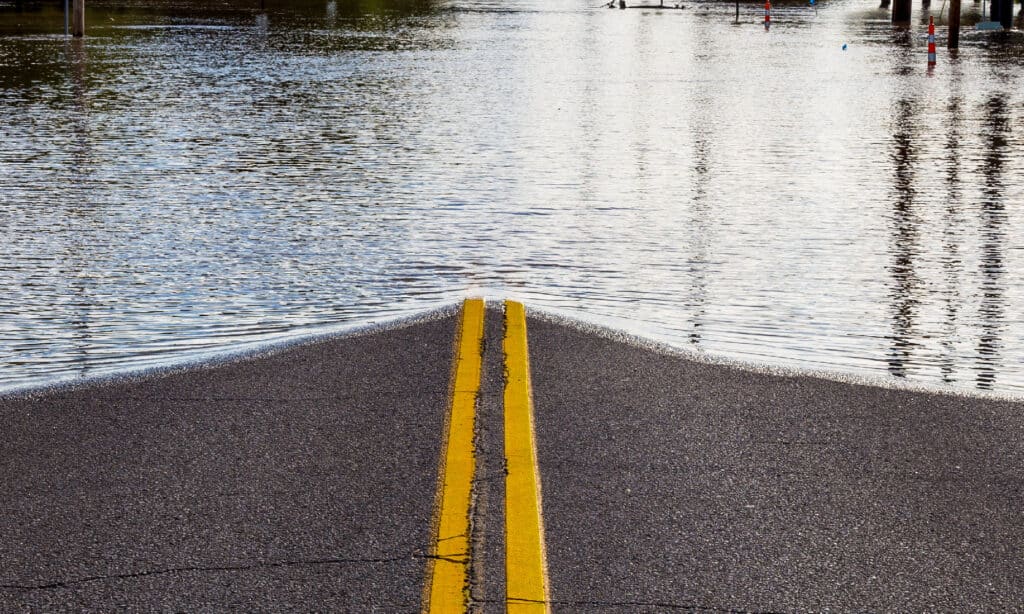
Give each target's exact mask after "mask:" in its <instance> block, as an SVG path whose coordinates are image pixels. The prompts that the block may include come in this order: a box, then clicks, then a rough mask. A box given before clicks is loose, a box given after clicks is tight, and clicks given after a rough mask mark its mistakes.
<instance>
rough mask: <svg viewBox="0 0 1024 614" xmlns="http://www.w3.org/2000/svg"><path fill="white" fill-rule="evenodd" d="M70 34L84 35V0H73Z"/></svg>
mask: <svg viewBox="0 0 1024 614" xmlns="http://www.w3.org/2000/svg"><path fill="white" fill-rule="evenodd" d="M71 35H72V36H74V37H75V38H80V37H82V36H85V0H74V10H73V11H72V14H71Z"/></svg>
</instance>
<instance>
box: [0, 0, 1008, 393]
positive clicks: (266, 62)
mask: <svg viewBox="0 0 1024 614" xmlns="http://www.w3.org/2000/svg"><path fill="white" fill-rule="evenodd" d="M674 3H675V2H674V0H673V1H672V2H671V4H674ZM88 4H89V13H88V23H89V25H88V28H89V30H88V34H89V36H88V37H87V38H86V39H85V41H84V43H83V42H81V41H76V42H73V43H68V42H66V41H65V39H64V38H63V36H61V35H60V33H61V32H62V30H63V18H62V15H61V13H60V12H59V11H58V9H59V3H48V4H42V5H33V4H31V3H29V4H27V5H26V6H25V7H23V8H22V9H21V10H20V11H19V10H18V9H16V8H15V7H14V4H13V2H10V1H9V0H8V1H7V2H6V3H5V1H4V0H0V137H2V138H0V245H2V249H0V283H2V292H0V388H10V387H12V386H21V385H25V384H31V383H35V382H40V381H44V380H48V379H54V378H67V377H81V376H85V375H90V374H96V373H104V372H110V371H113V370H119V369H124V368H129V367H136V366H145V365H151V364H157V363H159V362H161V361H165V360H168V359H178V358H181V357H183V356H190V355H194V354H195V353H197V352H208V351H210V350H217V349H222V348H229V347H232V346H233V345H235V344H237V343H240V342H247V341H253V340H265V339H270V338H279V337H282V336H290V335H297V334H303V333H305V332H309V331H315V330H321V329H323V328H324V327H331V326H338V325H344V324H346V323H352V322H362V321H365V320H367V319H374V318H380V317H385V316H395V315H401V314H405V313H412V312H416V311H419V310H422V309H424V308H427V307H433V306H436V305H439V304H442V303H447V302H451V301H455V300H458V299H459V298H461V297H463V296H465V295H467V294H470V293H473V294H484V295H487V296H489V297H501V296H514V297H518V298H521V299H523V300H525V301H526V302H527V303H528V304H530V305H533V306H536V307H544V308H549V309H556V310H560V311H566V312H570V313H578V314H587V316H588V317H593V318H599V319H601V320H603V321H605V322H608V323H611V324H613V325H616V326H622V327H626V328H629V329H631V330H633V331H637V332H641V333H642V334H645V335H648V336H651V337H654V338H657V339H660V340H662V341H666V342H669V343H671V344H674V345H678V346H687V347H692V348H695V349H698V350H701V351H706V352H707V353H709V354H711V355H722V356H728V357H736V358H741V359H744V360H754V361H759V362H766V363H770V364H777V365H786V366H795V367H800V368H805V367H806V368H813V369H827V370H832V371H839V372H847V373H859V374H874V375H881V376H885V377H897V378H907V379H911V380H916V381H922V382H926V383H939V382H946V383H950V384H953V385H955V386H959V387H962V388H972V389H978V388H981V389H994V390H997V391H1003V392H1009V393H1013V394H1021V393H1024V320H1022V314H1024V284H1022V282H1024V278H1022V277H1024V276H1022V270H1024V267H1022V265H1024V249H1022V248H1024V242H1022V238H1024V213H1022V207H1024V148H1022V145H1024V143H1022V140H1024V113H1022V112H1021V109H1022V108H1024V34H1021V33H1019V32H1011V33H1008V34H996V35H993V34H985V35H980V34H976V33H974V32H973V31H970V28H969V27H967V26H970V24H972V23H973V22H974V21H976V20H977V19H978V18H979V16H978V15H976V14H974V13H971V12H970V11H974V10H976V9H975V7H976V5H972V4H971V3H965V14H964V23H965V31H964V34H963V35H962V44H961V49H960V53H959V55H958V56H957V57H952V56H951V55H950V54H949V53H948V52H947V51H946V49H945V46H944V42H945V40H944V39H945V28H944V26H943V25H942V23H941V19H940V27H939V63H938V66H937V67H936V69H935V70H934V71H931V72H929V71H928V70H927V68H926V41H925V38H924V35H925V32H926V27H925V25H924V24H925V23H926V22H927V16H928V14H929V13H922V12H919V7H918V6H916V4H917V3H915V13H914V23H913V25H912V28H911V30H910V31H909V32H901V31H897V30H894V29H893V28H892V26H891V25H890V23H889V18H888V14H887V13H886V12H885V11H882V10H879V9H877V8H876V7H877V2H876V1H874V0H820V1H819V8H818V9H817V11H816V10H815V9H814V8H812V7H811V6H810V5H808V4H803V3H793V4H784V5H781V6H777V7H776V10H775V13H774V22H773V26H772V29H771V31H770V32H765V29H764V28H763V27H762V24H761V19H762V9H761V5H759V4H751V3H744V4H741V6H740V13H741V15H740V23H739V24H734V23H733V21H734V18H735V10H736V9H735V5H734V4H730V3H709V2H689V1H685V0H684V4H685V7H686V8H685V9H679V10H664V11H658V10H626V11H620V10H608V9H603V8H600V9H599V8H594V5H596V4H597V2H596V1H593V2H586V1H584V0H545V1H535V0H519V1H516V0H511V1H508V2H488V1H473V0H466V1H438V2H433V1H431V0H419V1H415V0H413V1H404V0H377V1H373V0H366V1H364V2H341V1H338V2H335V1H329V2H323V1H321V2H315V1H312V0H302V1H296V2H275V1H270V0H268V1H267V3H266V5H265V8H263V9H261V7H260V3H259V0H256V1H253V2H245V3H242V2H227V1H225V2H221V3H215V2H188V1H184V0H183V1H181V2H170V3H166V2H165V3H163V4H152V3H145V2H141V1H140V2H136V3H135V4H134V5H133V4H130V3H125V2H122V3H110V2H106V1H104V2H100V1H99V0H90V2H89V3H88ZM940 8H941V7H940V3H939V2H933V4H932V13H931V14H932V15H935V16H939V12H938V11H939V10H940ZM844 45H846V49H845V50H844V48H843V46H844Z"/></svg>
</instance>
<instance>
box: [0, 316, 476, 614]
mask: <svg viewBox="0 0 1024 614" xmlns="http://www.w3.org/2000/svg"><path fill="white" fill-rule="evenodd" d="M455 323H456V319H455V318H453V317H447V318H444V319H436V320H433V321H427V322H422V323H417V324H413V325H408V326H402V327H398V328H395V329H393V330H386V331H383V332H377V333H374V334H361V335H355V336H349V337H343V338H340V339H335V340H330V341H320V342H316V343H311V344H306V345H300V346H296V347H292V348H288V349H285V350H282V351H279V352H275V353H272V354H271V355H270V356H267V357H263V358H258V359H248V360H240V361H237V362H234V363H230V364H225V365H220V366H213V367H209V368H201V369H196V370H191V371H185V372H181V373H172V374H169V375H159V376H153V377H149V378H142V379H141V380H140V381H130V382H123V383H118V382H112V383H111V382H108V383H104V384H102V385H97V386H84V387H79V388H74V389H70V390H56V391H52V392H44V393H40V394H37V395H30V396H21V397H18V396H9V397H5V398H3V399H0V419H2V424H3V431H2V434H0V463H2V465H0V467H2V468H0V500H2V501H3V514H2V515H0V535H2V539H0V610H2V611H81V610H89V611H114V610H142V611H223V610H228V609H232V610H244V611H283V610H299V611H358V612H364V611H382V612H392V611H404V612H415V611H418V610H419V607H420V602H421V594H422V590H423V577H424V573H425V568H426V558H425V557H426V555H427V554H428V553H429V546H430V539H431V535H430V530H431V522H432V515H433V510H434V501H435V493H436V489H437V473H438V458H439V454H440V447H441V443H442V439H441V436H440V434H441V432H442V428H443V425H444V421H445V412H446V409H447V406H448V403H449V386H450V379H451V372H452V357H453V349H454V346H453V340H454V337H455Z"/></svg>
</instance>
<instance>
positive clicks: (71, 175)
mask: <svg viewBox="0 0 1024 614" xmlns="http://www.w3.org/2000/svg"><path fill="white" fill-rule="evenodd" d="M67 61H68V75H69V81H70V83H69V85H70V90H71V97H72V99H71V107H72V109H73V112H72V113H71V114H70V115H71V118H70V121H69V128H70V134H71V138H70V139H69V141H68V145H69V147H70V149H71V152H70V153H71V155H70V156H69V163H70V168H68V169H67V181H68V188H69V189H68V190H67V197H66V199H65V202H64V210H65V212H66V219H67V222H68V228H66V229H65V230H64V231H63V232H62V233H61V235H62V236H63V238H64V250H63V252H64V253H63V254H62V257H61V263H60V264H61V274H62V275H63V276H64V278H65V280H66V283H67V287H68V298H69V304H68V311H67V313H66V316H65V317H66V318H67V325H68V327H69V329H70V331H71V338H70V339H69V342H70V343H71V345H72V347H73V348H74V351H73V354H74V356H75V357H76V359H75V363H76V369H77V370H78V373H79V375H81V376H83V377H84V376H86V375H88V373H89V371H90V370H91V369H90V365H91V364H92V360H91V358H90V355H89V354H90V349H91V348H95V347H96V344H97V342H96V339H95V334H94V330H93V329H94V324H95V323H94V321H93V315H92V312H93V310H94V309H95V308H96V307H98V305H95V304H94V303H95V298H94V294H95V293H94V288H93V286H94V283H95V282H93V281H91V275H88V274H86V273H89V272H90V271H91V267H92V266H93V264H92V263H93V261H94V258H93V254H91V253H90V252H91V251H92V249H93V248H92V246H91V245H90V243H89V241H88V239H87V238H86V235H85V234H84V233H83V229H84V228H88V227H89V225H90V222H89V218H90V215H91V207H92V203H91V202H90V196H91V194H92V190H91V186H90V179H91V176H92V173H93V167H94V164H95V160H94V153H93V147H92V138H93V137H92V134H91V132H92V131H91V126H90V122H89V99H88V91H89V86H88V56H87V53H86V43H85V41H84V40H83V39H81V38H73V39H71V40H70V41H69V42H68V43H67Z"/></svg>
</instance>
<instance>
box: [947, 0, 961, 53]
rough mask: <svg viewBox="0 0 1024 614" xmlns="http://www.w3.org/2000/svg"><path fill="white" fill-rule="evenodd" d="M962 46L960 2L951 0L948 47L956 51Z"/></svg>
mask: <svg viewBox="0 0 1024 614" xmlns="http://www.w3.org/2000/svg"><path fill="white" fill-rule="evenodd" d="M959 46H960V0H949V38H947V39H946V47H948V48H950V49H956V48H958V47H959Z"/></svg>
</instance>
